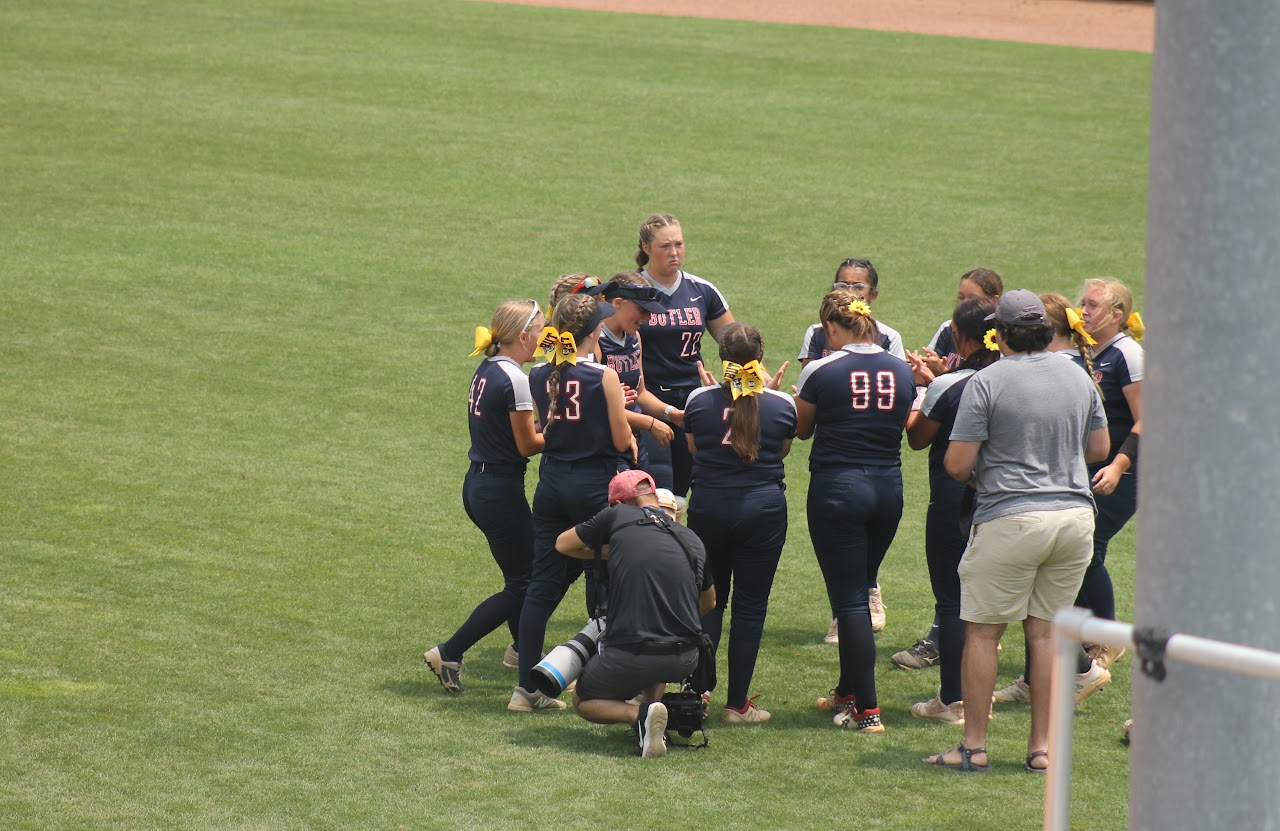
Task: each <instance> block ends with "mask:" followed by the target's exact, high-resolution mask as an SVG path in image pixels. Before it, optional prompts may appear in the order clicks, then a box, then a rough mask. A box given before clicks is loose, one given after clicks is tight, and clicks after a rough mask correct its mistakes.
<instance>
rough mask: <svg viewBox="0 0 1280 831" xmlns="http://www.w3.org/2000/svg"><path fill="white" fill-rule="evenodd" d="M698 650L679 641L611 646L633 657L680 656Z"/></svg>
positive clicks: (616, 644) (696, 646) (695, 645)
mask: <svg viewBox="0 0 1280 831" xmlns="http://www.w3.org/2000/svg"><path fill="white" fill-rule="evenodd" d="M697 648H698V645H697V644H693V643H682V642H679V641H677V642H675V643H672V642H671V641H641V642H639V643H611V644H609V649H621V650H622V651H623V652H630V653H631V654H632V655H679V654H681V653H683V652H692V651H693V650H694V649H697Z"/></svg>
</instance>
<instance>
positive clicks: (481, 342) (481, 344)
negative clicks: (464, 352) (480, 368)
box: [468, 326, 493, 358]
mask: <svg viewBox="0 0 1280 831" xmlns="http://www.w3.org/2000/svg"><path fill="white" fill-rule="evenodd" d="M492 343H493V330H492V329H490V328H488V327H487V326H477V327H476V348H475V349H473V350H472V351H471V354H470V355H469V356H468V357H470V358H474V357H475V356H476V355H479V354H481V353H482V352H484V351H485V350H486V349H488V348H489V346H490V345H491V344H492Z"/></svg>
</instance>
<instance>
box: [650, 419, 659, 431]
mask: <svg viewBox="0 0 1280 831" xmlns="http://www.w3.org/2000/svg"><path fill="white" fill-rule="evenodd" d="M657 423H658V420H657V419H656V418H654V417H653V416H649V429H650V430H652V429H653V425H655V424H657Z"/></svg>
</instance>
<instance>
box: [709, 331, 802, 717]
mask: <svg viewBox="0 0 1280 831" xmlns="http://www.w3.org/2000/svg"><path fill="white" fill-rule="evenodd" d="M719 343H720V357H721V359H722V360H724V362H725V381H724V383H722V384H720V385H718V386H707V387H700V388H698V389H696V390H694V391H693V392H692V393H691V394H690V395H689V400H688V401H687V402H686V403H685V410H684V428H685V431H686V436H687V442H688V445H689V452H691V453H692V454H693V491H694V499H693V501H692V502H691V503H690V508H689V528H690V529H692V530H693V531H694V532H695V533H696V534H697V535H698V537H699V538H700V539H701V540H702V544H703V545H704V546H705V547H706V549H707V562H708V563H709V564H710V566H711V573H712V577H713V578H714V580H715V587H716V597H718V598H720V602H719V603H718V604H717V605H716V608H715V609H713V610H712V611H710V612H708V613H707V614H706V616H705V617H703V619H702V628H703V631H705V632H706V633H707V634H708V635H710V636H711V639H712V640H713V641H715V643H716V646H717V648H718V647H719V644H720V634H721V631H722V627H723V623H724V607H725V606H726V605H728V606H730V607H731V608H732V610H733V611H732V618H731V620H730V623H729V650H728V653H729V658H728V663H729V688H728V701H727V703H726V704H725V708H724V714H723V715H722V716H721V721H722V722H723V723H724V724H752V723H759V722H765V721H768V720H769V713H768V711H767V710H762V709H760V708H758V707H756V705H755V702H754V701H753V700H750V699H748V698H747V691H748V689H749V688H750V686H751V676H752V675H753V674H754V673H755V668H756V657H757V656H758V654H759V652H760V638H761V636H762V635H763V634H764V620H765V615H766V613H767V612H768V610H769V592H770V591H771V590H772V588H773V576H774V574H775V572H777V570H778V560H779V559H780V558H781V557H782V546H783V544H784V543H786V541H787V500H786V497H785V496H784V490H785V487H784V485H783V483H782V479H783V476H784V475H785V471H784V469H783V465H782V460H783V459H784V458H785V457H786V455H787V452H788V451H789V450H790V449H791V440H792V439H793V438H794V437H795V435H796V405H795V402H794V401H793V400H792V398H791V396H789V395H786V394H785V393H781V392H778V391H777V390H776V389H770V388H769V385H776V383H777V380H778V379H773V378H770V377H769V376H768V374H767V373H766V372H765V370H764V367H763V366H761V365H760V363H759V362H760V361H761V360H763V358H764V339H763V338H762V337H761V336H760V332H759V331H758V330H757V329H756V328H755V327H754V326H751V325H749V324H746V323H731V324H729V325H728V326H726V327H724V328H723V329H721V330H720V338H719ZM780 375H781V373H780V374H779V377H780ZM730 590H732V595H731V594H730Z"/></svg>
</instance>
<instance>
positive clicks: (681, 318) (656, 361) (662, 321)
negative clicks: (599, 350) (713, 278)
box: [640, 271, 729, 388]
mask: <svg viewBox="0 0 1280 831" xmlns="http://www.w3.org/2000/svg"><path fill="white" fill-rule="evenodd" d="M641 276H642V277H644V278H645V279H646V280H648V281H649V282H650V283H652V284H653V287H654V288H656V289H657V290H658V291H659V292H660V293H661V294H662V298H661V299H660V300H659V302H660V303H661V304H662V305H663V306H664V307H666V309H667V310H666V311H665V312H662V313H661V314H657V313H650V314H649V320H648V321H646V322H645V323H642V324H641V325H640V337H641V338H642V339H643V340H644V377H645V383H646V384H648V385H649V386H650V387H651V388H652V387H654V386H660V387H667V388H675V387H685V388H688V387H696V386H698V385H699V383H700V379H699V377H698V361H700V360H701V359H702V333H703V332H705V331H706V328H707V323H709V322H710V321H712V320H715V319H717V318H719V317H721V316H723V315H724V314H725V312H727V311H729V303H728V301H726V300H725V299H724V295H723V294H721V293H720V290H719V289H717V288H716V287H715V286H713V285H711V283H708V282H707V281H706V280H703V279H702V278H701V277H695V276H694V275H692V274H686V273H685V272H683V271H682V272H680V276H679V277H677V278H676V282H675V284H674V285H673V286H672V287H671V288H669V289H668V288H666V287H665V286H661V285H658V283H656V282H654V280H653V278H652V277H650V276H649V272H648V271H642V272H641Z"/></svg>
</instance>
